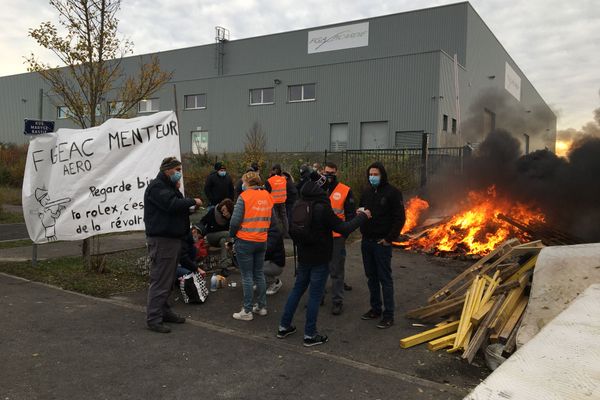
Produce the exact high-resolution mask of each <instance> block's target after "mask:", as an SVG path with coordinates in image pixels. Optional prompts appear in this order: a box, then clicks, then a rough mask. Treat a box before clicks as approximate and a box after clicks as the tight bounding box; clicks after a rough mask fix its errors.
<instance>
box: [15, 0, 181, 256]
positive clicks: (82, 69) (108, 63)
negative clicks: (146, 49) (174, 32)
mask: <svg viewBox="0 0 600 400" xmlns="http://www.w3.org/2000/svg"><path fill="white" fill-rule="evenodd" d="M50 5H51V6H52V7H53V8H54V9H55V10H56V12H57V14H58V23H59V25H58V27H57V26H56V25H54V24H53V23H52V22H44V23H42V24H41V25H40V26H39V27H37V28H35V29H30V30H29V36H31V37H32V38H33V39H35V40H36V42H37V43H38V44H39V45H40V46H41V47H43V48H45V49H48V50H50V51H51V52H52V53H54V55H56V57H58V59H59V60H60V62H61V63H62V64H63V66H54V67H52V66H50V64H48V63H45V62H43V61H40V60H39V59H38V57H36V55H35V54H33V53H32V54H30V55H29V56H26V57H25V60H26V62H25V63H26V64H27V66H28V70H29V71H30V72H37V73H39V74H40V76H41V77H42V78H43V79H44V81H45V82H46V83H48V84H49V86H50V88H51V93H52V94H53V95H55V96H56V98H57V99H58V101H60V102H61V104H60V105H63V106H65V107H66V108H67V110H68V113H67V115H68V117H69V118H70V119H71V120H72V121H74V122H75V123H76V124H77V125H78V126H80V127H81V128H88V127H92V126H96V125H98V124H99V123H101V122H102V121H103V120H104V119H106V118H107V117H108V116H109V115H110V116H113V117H123V116H126V115H127V114H128V113H129V111H130V110H132V109H133V108H134V107H136V105H137V104H138V103H139V102H140V101H142V100H143V99H145V98H147V97H148V96H150V95H151V94H152V93H154V92H156V91H157V90H158V89H159V88H160V87H161V86H162V85H163V84H165V83H166V82H168V81H169V80H170V79H171V77H172V73H170V72H165V71H162V70H161V68H160V65H159V61H158V58H157V57H156V56H150V57H148V60H146V61H147V62H144V60H142V58H141V57H140V60H139V66H138V68H139V69H138V70H137V72H136V73H135V74H134V75H126V74H125V72H124V70H123V68H122V62H123V57H125V56H126V55H128V54H131V53H132V51H133V43H132V42H130V41H129V40H127V39H124V38H120V37H119V35H118V30H117V28H118V25H119V20H118V19H117V17H116V15H117V12H118V11H119V9H120V8H121V0H50ZM109 95H111V96H112V101H110V102H109V101H107V96H109ZM51 101H53V102H54V100H52V99H51ZM55 105H59V104H55ZM97 243H98V246H99V241H98V242H97ZM83 253H84V254H83V256H84V263H85V264H86V266H88V267H91V266H92V265H91V258H90V244H89V242H88V240H87V239H86V240H85V241H84V245H83ZM100 268H101V267H100Z"/></svg>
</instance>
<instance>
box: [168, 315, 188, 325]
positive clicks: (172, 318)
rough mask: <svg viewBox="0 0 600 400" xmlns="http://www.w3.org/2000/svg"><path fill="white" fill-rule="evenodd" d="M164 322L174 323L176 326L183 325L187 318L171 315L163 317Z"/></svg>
mask: <svg viewBox="0 0 600 400" xmlns="http://www.w3.org/2000/svg"><path fill="white" fill-rule="evenodd" d="M163 322H172V323H175V324H183V323H184V322H185V318H183V317H180V316H179V315H177V314H175V313H170V314H166V315H163Z"/></svg>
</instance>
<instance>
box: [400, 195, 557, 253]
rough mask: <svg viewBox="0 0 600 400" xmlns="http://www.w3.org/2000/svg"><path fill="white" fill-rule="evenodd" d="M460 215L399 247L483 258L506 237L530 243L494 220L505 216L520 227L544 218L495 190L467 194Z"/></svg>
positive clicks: (520, 233) (511, 229) (542, 220)
mask: <svg viewBox="0 0 600 400" xmlns="http://www.w3.org/2000/svg"><path fill="white" fill-rule="evenodd" d="M462 209H463V211H461V212H459V213H457V214H455V215H454V216H452V218H451V219H450V220H449V221H448V222H446V223H443V224H441V225H438V226H436V227H434V228H432V229H430V230H429V231H428V232H427V233H426V234H425V235H423V236H421V237H419V238H416V239H410V240H408V241H406V242H403V243H400V244H402V245H404V246H406V247H407V248H409V249H414V250H421V251H427V252H437V251H442V252H460V253H464V254H477V255H484V254H487V253H489V252H490V251H492V250H493V249H494V248H496V247H497V246H498V245H499V244H501V243H502V242H504V241H505V240H507V239H508V238H510V237H517V238H519V239H520V240H522V241H527V240H530V238H528V237H527V234H525V233H523V232H521V231H519V230H518V229H517V228H515V227H513V226H512V225H510V224H509V223H508V222H505V221H503V220H501V219H499V218H498V215H499V214H506V215H508V216H510V217H511V218H513V219H516V220H518V221H520V222H522V223H524V224H531V223H541V222H544V219H545V217H544V214H542V212H541V211H540V210H539V209H536V208H534V207H530V206H527V205H524V204H521V203H518V202H513V201H511V200H509V199H507V198H499V197H498V196H497V194H496V188H495V187H494V186H491V187H490V188H488V189H487V191H482V192H469V194H468V197H467V199H466V201H465V204H464V205H463V208H462Z"/></svg>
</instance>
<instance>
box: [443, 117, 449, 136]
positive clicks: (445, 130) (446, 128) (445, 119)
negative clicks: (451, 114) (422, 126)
mask: <svg viewBox="0 0 600 400" xmlns="http://www.w3.org/2000/svg"><path fill="white" fill-rule="evenodd" d="M442 131H444V132H448V116H447V115H446V114H444V117H443V118H442Z"/></svg>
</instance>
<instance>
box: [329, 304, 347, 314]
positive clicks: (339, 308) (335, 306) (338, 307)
mask: <svg viewBox="0 0 600 400" xmlns="http://www.w3.org/2000/svg"><path fill="white" fill-rule="evenodd" d="M343 309H344V304H342V303H334V304H333V306H332V307H331V313H332V314H333V315H340V314H341V313H342V310H343Z"/></svg>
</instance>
